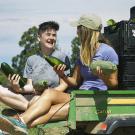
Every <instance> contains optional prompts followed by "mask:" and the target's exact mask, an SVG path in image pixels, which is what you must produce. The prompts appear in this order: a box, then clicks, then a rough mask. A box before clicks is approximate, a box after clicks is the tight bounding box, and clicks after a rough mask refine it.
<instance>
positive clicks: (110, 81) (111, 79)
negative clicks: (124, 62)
mask: <svg viewBox="0 0 135 135" xmlns="http://www.w3.org/2000/svg"><path fill="white" fill-rule="evenodd" d="M94 74H95V75H97V76H98V77H99V78H100V79H102V80H103V81H104V82H105V84H106V85H107V86H109V87H111V88H113V87H117V85H118V77H117V76H118V73H117V71H114V72H112V73H111V74H104V73H103V70H102V69H101V68H100V66H97V68H96V71H95V72H94Z"/></svg>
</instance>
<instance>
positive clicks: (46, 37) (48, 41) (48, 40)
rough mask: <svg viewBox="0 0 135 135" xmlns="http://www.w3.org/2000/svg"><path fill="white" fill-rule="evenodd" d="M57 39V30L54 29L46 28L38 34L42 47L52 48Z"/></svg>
mask: <svg viewBox="0 0 135 135" xmlns="http://www.w3.org/2000/svg"><path fill="white" fill-rule="evenodd" d="M56 39H57V31H56V30H55V29H47V30H46V31H45V32H43V33H42V34H41V35H40V36H39V40H40V44H41V46H42V47H45V48H49V49H54V47H55V44H56Z"/></svg>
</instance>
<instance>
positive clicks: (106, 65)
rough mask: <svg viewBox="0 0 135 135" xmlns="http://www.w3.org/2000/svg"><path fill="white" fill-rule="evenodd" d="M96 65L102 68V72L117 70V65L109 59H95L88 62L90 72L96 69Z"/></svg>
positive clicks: (107, 72)
mask: <svg viewBox="0 0 135 135" xmlns="http://www.w3.org/2000/svg"><path fill="white" fill-rule="evenodd" d="M97 66H99V67H100V68H101V69H102V71H103V73H104V74H111V73H112V72H114V71H116V70H117V65H115V64H113V63H112V62H111V61H104V60H96V61H93V62H92V63H91V64H90V69H91V70H92V72H95V71H96V69H97Z"/></svg>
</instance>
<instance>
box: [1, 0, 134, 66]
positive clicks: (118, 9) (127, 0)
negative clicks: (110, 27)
mask: <svg viewBox="0 0 135 135" xmlns="http://www.w3.org/2000/svg"><path fill="white" fill-rule="evenodd" d="M133 6H135V0H0V63H1V62H7V63H9V64H11V59H12V57H13V56H16V55H17V54H19V53H20V52H21V50H22V49H23V48H21V47H20V46H19V45H18V42H19V41H20V39H21V36H22V34H23V32H25V31H27V30H28V28H30V27H32V26H38V25H39V24H40V23H42V22H45V21H50V20H55V21H57V22H58V23H59V24H60V30H59V32H58V46H59V48H60V49H61V50H62V51H64V52H65V53H66V54H67V55H69V56H70V55H71V41H72V40H73V38H74V37H75V36H76V28H74V27H71V26H70V22H71V21H73V20H75V19H77V18H79V17H80V16H81V15H82V14H86V13H94V14H97V15H99V16H101V18H102V23H103V26H104V27H105V26H106V25H107V24H106V21H107V20H108V19H111V18H112V19H114V20H115V21H116V22H119V21H121V20H129V18H130V8H131V7H133Z"/></svg>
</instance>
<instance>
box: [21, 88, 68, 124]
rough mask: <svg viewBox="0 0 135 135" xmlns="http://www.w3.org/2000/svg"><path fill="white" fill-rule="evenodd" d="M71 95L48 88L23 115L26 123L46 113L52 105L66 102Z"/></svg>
mask: <svg viewBox="0 0 135 135" xmlns="http://www.w3.org/2000/svg"><path fill="white" fill-rule="evenodd" d="M69 100H70V95H69V94H67V93H64V92H60V91H56V90H50V89H47V90H45V91H44V93H43V94H42V95H41V96H40V98H38V100H37V101H36V102H35V103H34V104H32V105H31V106H30V107H29V108H28V109H27V110H26V111H25V112H24V113H23V114H22V115H21V118H22V119H23V120H24V122H25V123H26V124H28V123H29V122H30V121H32V120H35V119H36V118H38V117H40V116H42V115H44V114H46V113H47V112H48V111H49V110H50V108H51V106H52V105H56V104H61V103H66V102H68V101H69Z"/></svg>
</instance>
